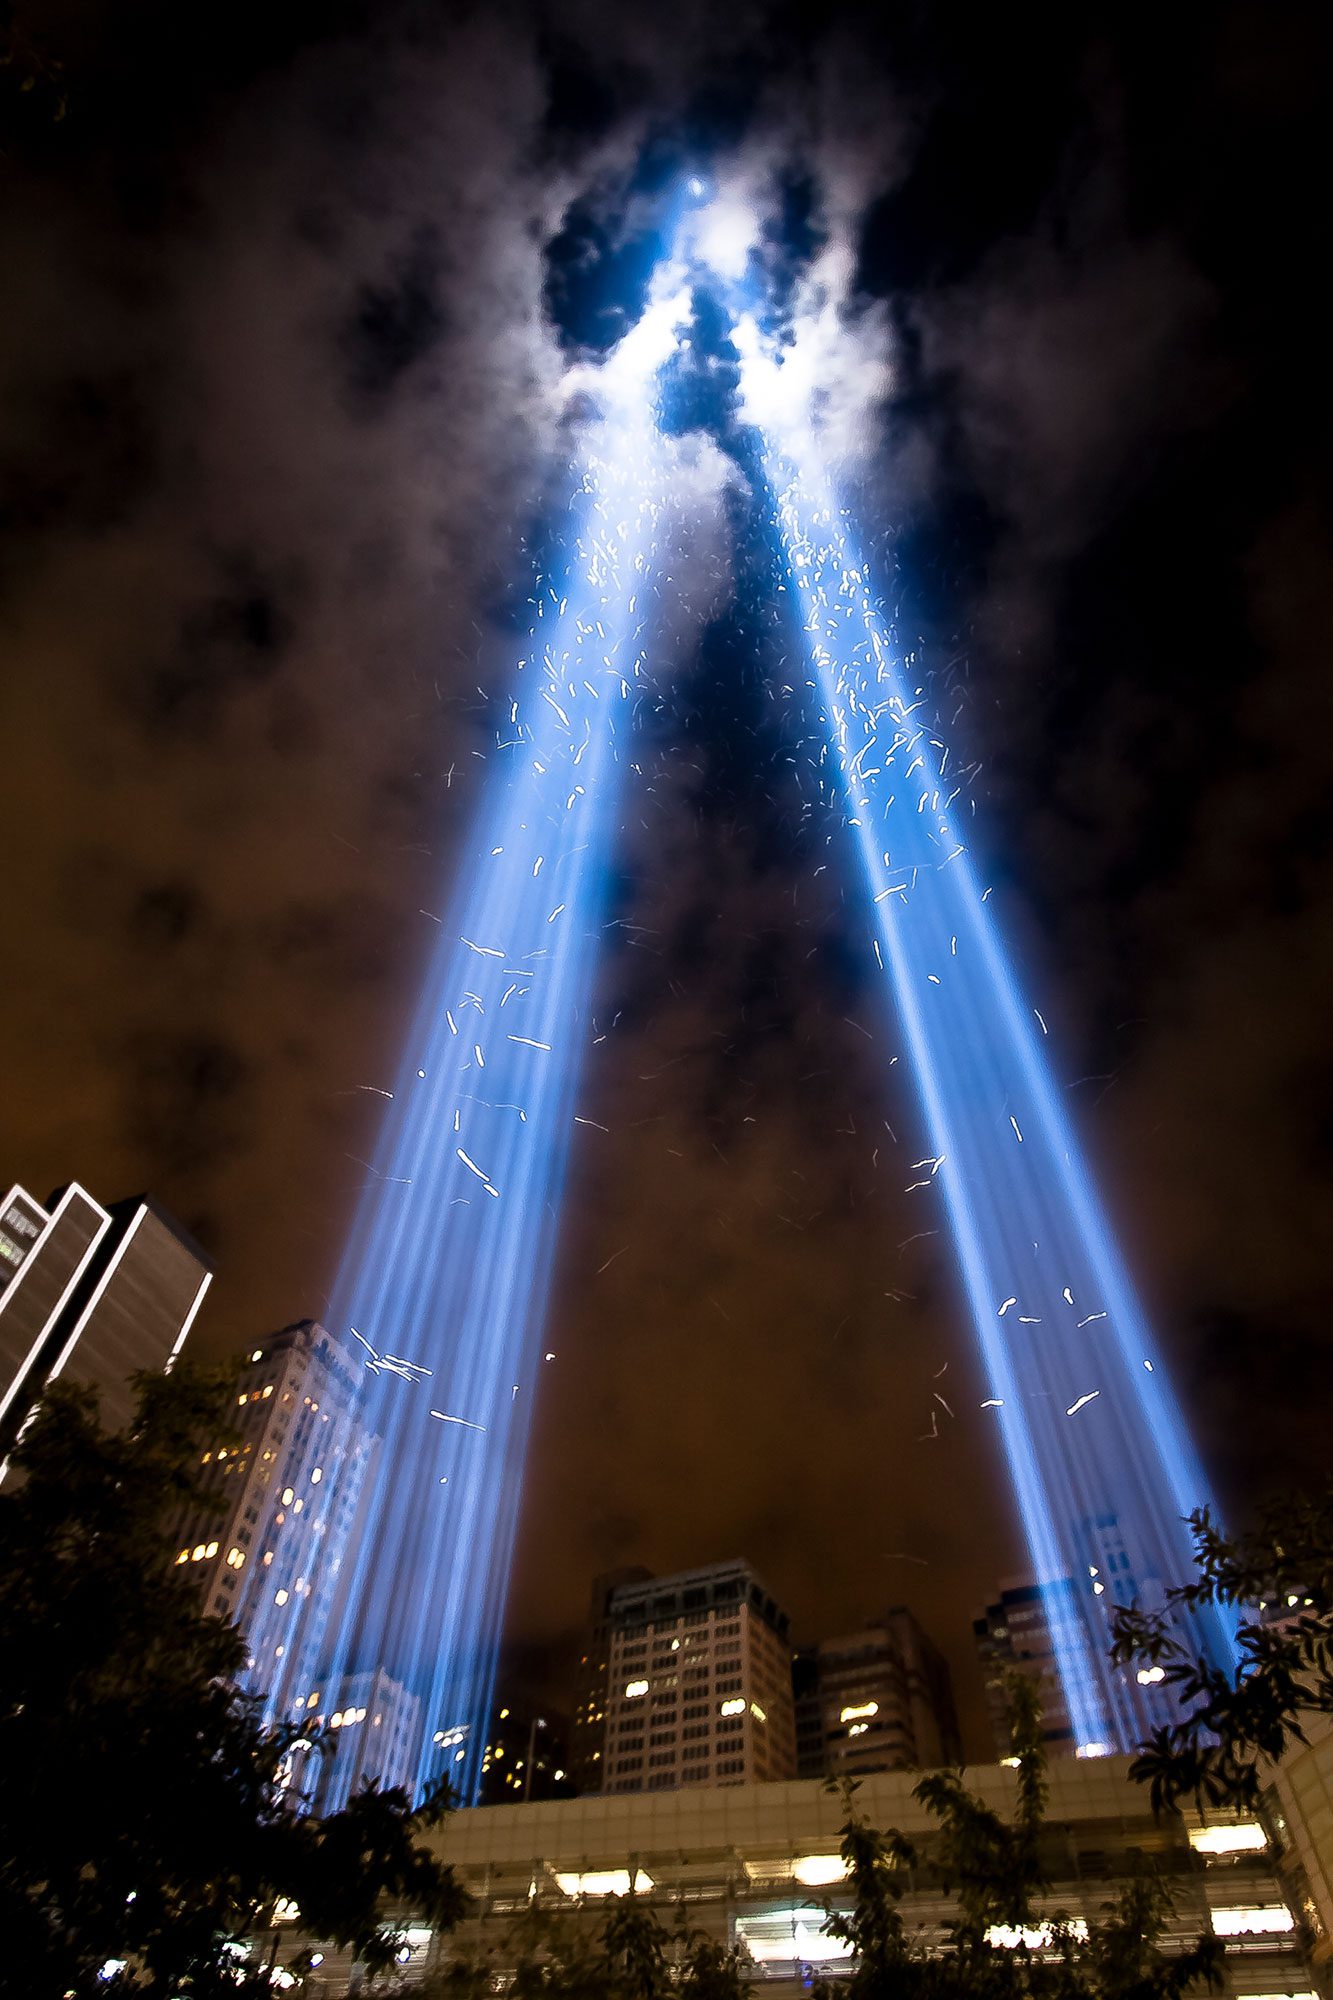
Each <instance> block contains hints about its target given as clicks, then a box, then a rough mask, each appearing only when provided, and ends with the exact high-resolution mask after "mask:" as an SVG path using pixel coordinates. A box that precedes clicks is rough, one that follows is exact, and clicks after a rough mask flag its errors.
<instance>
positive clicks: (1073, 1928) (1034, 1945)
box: [986, 1917, 1088, 1951]
mask: <svg viewBox="0 0 1333 2000" xmlns="http://www.w3.org/2000/svg"><path fill="white" fill-rule="evenodd" d="M1069 1932H1070V1936H1071V1937H1076V1938H1085V1937H1086V1936H1087V1935H1088V1927H1087V1925H1086V1924H1085V1923H1084V1921H1083V1919H1082V1917H1075V1918H1074V1920H1073V1922H1072V1923H1071V1924H1070V1926H1069ZM1050 1941H1051V1933H1050V1931H1049V1930H1048V1929H1047V1928H1046V1926H1045V1925H1044V1924H1043V1925H1041V1926H1040V1927H1039V1928H1033V1929H1028V1928H1025V1929H1023V1930H1014V1929H1012V1928H1011V1927H1010V1925H1008V1924H992V1925H991V1927H990V1929H989V1930H988V1931H987V1932H986V1942H987V1944H993V1945H998V1946H1000V1948H1001V1949H1003V1950H1009V1951H1014V1950H1016V1949H1017V1947H1018V1946H1019V1945H1020V1944H1021V1945H1025V1946H1026V1947H1027V1949H1028V1950H1029V1951H1041V1950H1043V1949H1044V1948H1045V1947H1046V1946H1047V1945H1049V1944H1050Z"/></svg>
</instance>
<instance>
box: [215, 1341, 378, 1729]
mask: <svg viewBox="0 0 1333 2000" xmlns="http://www.w3.org/2000/svg"><path fill="white" fill-rule="evenodd" d="M359 1388H360V1370H359V1368H358V1366H357V1363H356V1360H355V1358H354V1357H353V1356H351V1355H350V1354H349V1353H347V1352H345V1351H344V1350H343V1349H342V1348H341V1347H340V1346H339V1345H338V1343H337V1341H335V1339H334V1338H333V1335H332V1334H331V1333H329V1331H328V1330H327V1328H325V1327H323V1326H321V1325H320V1324H319V1322H318V1321H317V1320H309V1319H304V1320H298V1321H297V1322H296V1323H295V1324H294V1325H292V1326H287V1327H284V1328H283V1329H282V1331H281V1332H280V1333H275V1334H273V1335H271V1336H270V1337H269V1338H268V1339H267V1340H264V1341H262V1342H260V1343H259V1344H258V1345H257V1346H256V1347H255V1348H254V1349H253V1350H252V1352H251V1354H250V1356H249V1360H248V1362H247V1364H246V1367H245V1370H244V1372H243V1374H242V1375H241V1377H240V1380H239V1381H238V1383H237V1387H236V1398H235V1403H234V1406H233V1409H232V1428H233V1431H234V1433H235V1435H234V1436H233V1437H232V1438H230V1439H228V1440H227V1441H226V1442H223V1441H222V1440H220V1439H219V1440H216V1441H214V1442H213V1443H211V1444H209V1445H208V1446H207V1448H206V1449H205V1450H204V1452H203V1454H202V1468H203V1480H202V1483H203V1484H204V1485H205V1487H206V1488H207V1489H208V1491H209V1492H210V1493H211V1494H212V1495H213V1496H214V1497H215V1499H216V1502H217V1507H216V1510H215V1511H212V1512H210V1511H208V1510H207V1509H200V1510H198V1511H192V1512H191V1513H190V1514H188V1515H187V1516H185V1517H183V1519H182V1521H181V1523H180V1525H179V1527H178V1530H177V1540H178V1542H179V1544H180V1547H179V1551H178V1553H177V1556H176V1561H177V1562H178V1563H181V1564H195V1565H198V1575H199V1587H200V1594H201V1597H202V1599H203V1602H204V1604H205V1606H206V1607H207V1609H208V1610H209V1611H212V1612H215V1613H216V1614H217V1615H218V1616H220V1617H224V1618H229V1619H231V1620H233V1621H234V1622H235V1623H236V1624H239V1625H240V1626H241V1628H242V1630H244V1631H245V1632H246V1633H247V1634H252V1635H253V1642H254V1645H255V1647H256V1648H257V1654H256V1655H255V1656H253V1657H252V1666H251V1674H252V1678H253V1682H254V1685H255V1687H256V1688H257V1689H259V1690H260V1691H262V1692H263V1693H265V1694H267V1695H269V1696H270V1697H271V1700H272V1703H273V1708H274V1712H275V1713H276V1714H280V1715H284V1716H287V1717H288V1718H289V1719H294V1717H295V1715H296V1714H297V1712H298V1710H299V1712H301V1713H304V1712H305V1711H306V1709H307V1708H309V1706H310V1698H311V1696H312V1695H319V1694H322V1693H323V1692H324V1690H322V1689H321V1688H320V1686H319V1680H318V1674H317V1669H318V1667H319V1665H320V1661H321V1648H322V1645H323V1640H324V1633H325V1628H326V1626H327V1623H328V1618H329V1614H330V1612H331V1610H332V1609H333V1606H334V1604H335V1602H336V1600H337V1597H338V1591H339V1583H340V1578H341V1576H342V1572H343V1565H344V1560H345V1557H346V1554H347V1550H348V1545H349V1542H350V1540H351V1536H352V1532H353V1527H354V1523H355V1520H356V1513H357V1507H358V1504H359V1502H360V1498H361V1493H362V1488H363V1486H364V1484H365V1477H366V1470H367V1467H368V1465H369V1463H370V1460H371V1457H372V1454H373V1452H374V1450H375V1447H376V1444H377V1442H378V1440H377V1439H375V1438H374V1437H372V1436H371V1435H370V1434H369V1433H368V1432H367V1430H366V1429H365V1427H364V1424H363V1422H362V1420H361V1411H360V1397H359ZM270 1607H273V1608H274V1609H275V1610H279V1611H281V1612H282V1613H283V1614H284V1615H283V1616H282V1617H279V1618H270V1617H269V1616H268V1615H267V1614H268V1611H269V1608H270ZM319 1706H320V1704H319V1702H318V1701H317V1702H316V1707H319ZM362 1706H365V1707H367V1708H369V1707H370V1706H371V1703H370V1701H369V1699H367V1700H366V1702H364V1703H362V1702H361V1701H360V1700H359V1699H358V1700H356V1701H353V1700H352V1698H351V1696H350V1695H348V1696H347V1698H346V1699H345V1700H344V1701H343V1702H342V1703H340V1704H339V1707H340V1708H341V1709H346V1708H348V1707H356V1708H360V1707H362ZM321 1712H322V1713H323V1712H328V1711H327V1709H326V1708H322V1709H321Z"/></svg>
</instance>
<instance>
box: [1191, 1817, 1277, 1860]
mask: <svg viewBox="0 0 1333 2000" xmlns="http://www.w3.org/2000/svg"><path fill="white" fill-rule="evenodd" d="M1189 1835H1190V1846H1191V1847H1192V1848H1193V1849H1194V1851H1195V1853H1196V1854H1253V1853H1256V1852H1257V1851H1258V1849H1259V1848H1261V1847H1267V1845H1268V1841H1267V1838H1266V1836H1265V1834H1264V1830H1263V1828H1262V1827H1261V1826H1260V1825H1259V1822H1258V1821H1257V1820H1252V1819H1247V1820H1237V1821H1236V1822H1235V1823H1234V1824H1233V1825H1231V1826H1192V1827H1191V1828H1190V1830H1189Z"/></svg>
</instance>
